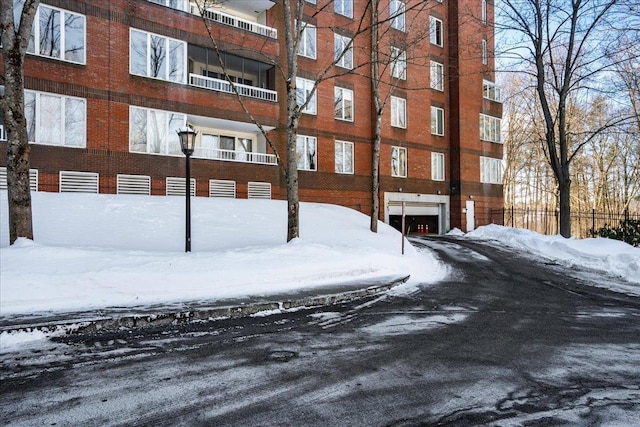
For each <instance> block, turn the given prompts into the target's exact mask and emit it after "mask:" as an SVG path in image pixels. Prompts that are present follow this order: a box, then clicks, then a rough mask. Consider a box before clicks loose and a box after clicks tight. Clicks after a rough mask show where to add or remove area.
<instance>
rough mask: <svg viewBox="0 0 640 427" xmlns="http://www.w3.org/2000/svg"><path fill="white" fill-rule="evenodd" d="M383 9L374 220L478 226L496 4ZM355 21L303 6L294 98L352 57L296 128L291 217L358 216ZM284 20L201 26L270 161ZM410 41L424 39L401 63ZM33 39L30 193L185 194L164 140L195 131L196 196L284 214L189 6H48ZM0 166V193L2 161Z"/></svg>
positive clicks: (366, 113)
mask: <svg viewBox="0 0 640 427" xmlns="http://www.w3.org/2000/svg"><path fill="white" fill-rule="evenodd" d="M380 4H381V6H380V8H381V9H385V10H386V17H387V18H388V17H389V16H391V19H388V20H387V21H386V22H385V24H383V25H381V28H383V26H384V31H382V32H381V33H382V34H383V35H382V37H381V39H380V41H379V42H380V43H382V44H384V48H381V49H380V51H381V52H383V51H387V50H388V51H390V54H391V57H392V59H393V60H392V61H391V62H392V63H390V64H387V65H388V66H387V67H382V68H381V70H382V75H383V77H382V79H381V82H382V83H383V85H382V92H383V95H384V96H387V95H389V96H388V97H387V98H386V99H387V103H386V106H385V109H384V115H383V120H382V144H381V151H380V190H381V191H380V219H381V220H384V221H385V222H388V223H392V224H395V223H397V221H398V218H399V215H400V214H401V209H402V208H401V206H402V202H406V203H405V209H406V210H405V212H406V214H407V216H408V225H409V226H410V227H412V231H417V230H418V229H420V230H424V229H426V227H427V226H428V230H429V231H430V232H437V233H444V232H446V231H447V230H449V229H450V228H453V227H459V228H461V229H463V230H467V229H473V228H474V226H478V225H482V224H486V223H488V222H491V218H490V212H491V210H492V209H500V208H502V206H503V196H502V185H501V180H502V164H501V159H502V144H501V142H500V118H501V114H502V106H501V103H500V90H499V88H498V87H497V86H496V85H495V83H494V82H495V76H494V63H493V56H492V51H493V45H494V39H493V37H494V28H493V1H492V0H460V1H453V0H429V1H428V2H424V1H414V0H407V1H400V0H380ZM425 4H426V7H425V6H424V5H425ZM366 7H368V2H367V1H360V0H335V1H327V0H317V1H308V2H305V15H304V19H305V25H307V26H306V28H305V34H304V42H303V43H301V46H300V49H299V51H298V52H299V56H298V65H299V73H298V76H299V77H298V79H297V86H298V88H299V90H301V91H302V90H305V89H306V88H309V87H311V86H312V85H313V83H314V81H315V79H316V76H317V75H318V72H319V71H321V70H323V69H324V68H325V67H326V66H327V64H331V62H332V61H333V60H334V55H335V53H334V52H335V50H334V47H335V46H340V45H342V46H347V41H348V40H350V38H351V37H353V47H352V48H351V49H350V51H349V52H348V54H346V55H344V56H343V57H342V58H341V60H340V63H339V64H337V65H336V66H335V67H333V68H335V69H332V70H330V71H331V73H329V75H331V76H333V77H332V78H330V79H327V80H323V81H322V82H321V83H320V84H319V86H318V89H317V92H316V94H315V96H314V98H313V100H312V102H310V103H309V104H308V105H307V109H306V111H305V114H303V116H302V117H301V119H300V122H299V123H300V126H299V136H298V156H299V158H298V166H299V170H300V173H299V183H300V199H301V201H316V202H327V203H336V204H340V205H344V206H348V207H351V208H354V209H357V210H360V211H362V212H364V213H366V214H369V213H370V209H371V203H372V202H371V190H370V189H371V182H372V181H371V156H372V138H373V129H374V124H373V123H374V117H375V116H374V113H373V109H374V108H373V101H372V84H371V78H370V75H371V67H370V65H366V66H362V64H367V62H368V60H369V51H370V48H371V38H370V34H369V33H368V32H365V33H363V34H359V33H358V31H357V26H358V24H359V22H360V17H361V16H367V12H366V10H367V9H365V8H366ZM418 7H420V9H421V11H420V12H419V13H418V12H417V10H418V9H417V8H418ZM281 8H282V4H281V2H279V1H275V2H273V1H269V0H231V1H225V2H221V4H220V5H219V6H217V7H214V8H211V9H210V10H208V11H207V12H206V13H205V14H204V15H205V17H206V19H207V20H208V22H209V23H210V28H211V31H212V34H213V36H214V37H215V38H216V40H217V41H218V45H219V49H220V51H221V55H222V57H223V59H224V62H225V65H226V67H227V70H228V73H229V74H230V75H232V79H233V80H234V82H235V83H236V85H237V87H238V88H239V91H240V92H241V93H242V94H243V96H244V99H245V102H246V105H247V108H248V109H249V111H250V112H251V113H252V114H253V115H254V116H255V118H256V119H257V121H258V122H259V123H261V124H262V125H263V126H264V127H265V128H266V129H268V130H269V135H270V137H271V139H272V140H273V141H274V142H275V146H276V149H277V151H278V152H279V153H280V155H281V156H282V157H284V154H285V152H286V150H285V143H284V141H285V133H284V129H285V124H286V117H285V112H286V106H285V103H284V102H283V100H285V99H286V95H285V82H284V79H283V78H282V74H281V73H280V71H279V69H278V67H277V66H274V65H273V62H272V60H269V59H268V58H278V59H277V60H279V61H280V62H282V63H284V61H285V60H286V55H285V54H284V52H286V45H285V37H284V30H283V28H284V27H283V25H282V17H283V13H282V10H281ZM383 15H384V14H383ZM367 19H370V18H367ZM418 32H423V33H424V34H425V37H423V38H421V39H419V40H418V41H416V42H415V43H412V44H411V46H410V47H407V40H409V39H410V37H411V35H412V34H414V33H418ZM33 33H34V35H33V40H32V42H31V47H30V49H29V53H28V54H27V58H26V66H25V88H26V92H25V103H26V107H25V110H26V113H27V117H28V122H29V124H28V127H29V129H28V130H29V139H30V141H31V142H32V146H31V167H32V188H33V189H34V190H38V191H73V192H78V191H85V192H95V193H111V194H114V193H117V194H141V195H142V194H146V195H149V194H151V195H165V194H169V195H170V194H176V195H180V194H182V195H184V171H185V166H184V162H185V160H184V156H183V155H182V153H181V151H180V148H179V143H178V138H177V134H176V132H175V129H177V128H179V127H181V126H184V125H185V124H187V123H188V124H190V125H192V126H193V127H194V128H195V129H196V130H197V131H198V140H197V148H196V151H195V153H194V155H193V157H192V164H191V177H192V193H193V194H195V195H196V196H202V197H237V198H252V197H267V198H273V199H285V198H286V187H285V183H284V179H283V176H282V174H281V173H280V170H279V167H278V166H277V164H276V157H275V155H274V153H273V151H272V149H271V148H270V147H269V145H268V144H267V143H266V141H265V138H264V137H263V136H262V135H261V133H260V132H259V130H258V129H257V127H256V126H255V125H254V124H253V123H252V122H251V120H250V119H249V118H248V116H247V114H246V113H245V112H244V111H243V109H242V108H241V106H240V104H239V102H238V101H237V99H236V96H235V95H234V94H232V93H230V92H231V90H230V87H229V83H228V82H227V81H226V80H225V79H224V76H222V75H221V69H220V63H219V60H218V57H217V55H216V53H215V50H214V49H213V44H212V42H211V40H210V37H209V34H208V33H207V30H206V27H205V25H204V23H203V20H202V17H201V16H200V14H199V12H198V9H197V7H195V5H193V4H190V2H189V1H188V0H100V1H95V0H46V1H43V2H42V3H41V5H40V7H39V9H38V12H37V14H36V18H35V25H34V30H33ZM0 119H1V118H0ZM1 124H2V123H1V122H0V125H1ZM0 135H1V136H0V139H6V138H5V135H4V133H3V131H2V129H0ZM3 152H6V150H5V149H4V148H3ZM0 166H2V167H3V168H2V169H0V173H2V174H4V176H2V175H0V186H5V187H6V168H4V166H6V154H4V155H2V156H0ZM494 220H499V218H494Z"/></svg>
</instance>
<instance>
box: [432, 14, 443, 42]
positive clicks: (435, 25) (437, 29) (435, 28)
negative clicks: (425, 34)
mask: <svg viewBox="0 0 640 427" xmlns="http://www.w3.org/2000/svg"><path fill="white" fill-rule="evenodd" d="M442 37H443V28H442V21H441V20H439V19H438V18H434V17H433V16H430V17H429V40H430V41H431V44H435V45H437V46H442Z"/></svg>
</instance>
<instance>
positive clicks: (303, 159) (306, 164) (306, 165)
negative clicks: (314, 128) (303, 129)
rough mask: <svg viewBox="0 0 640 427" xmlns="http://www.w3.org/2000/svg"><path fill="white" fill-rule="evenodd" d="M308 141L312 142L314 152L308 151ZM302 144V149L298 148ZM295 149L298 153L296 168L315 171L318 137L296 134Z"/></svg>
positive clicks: (316, 166) (316, 168)
mask: <svg viewBox="0 0 640 427" xmlns="http://www.w3.org/2000/svg"><path fill="white" fill-rule="evenodd" d="M309 142H313V148H314V152H313V153H309ZM300 145H302V148H303V149H302V150H299V149H298V148H299V147H300ZM296 146H297V147H296V151H297V154H298V159H297V163H298V170H304V171H317V170H318V138H316V137H315V136H308V135H298V136H297V137H296ZM309 156H311V157H312V158H313V165H312V164H311V161H310V160H311V159H310V157H309Z"/></svg>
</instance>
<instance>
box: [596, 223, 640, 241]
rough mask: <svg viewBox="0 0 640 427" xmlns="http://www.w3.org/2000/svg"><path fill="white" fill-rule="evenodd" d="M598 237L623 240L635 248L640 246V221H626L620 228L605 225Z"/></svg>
mask: <svg viewBox="0 0 640 427" xmlns="http://www.w3.org/2000/svg"><path fill="white" fill-rule="evenodd" d="M597 234H598V236H600V237H606V238H607V239H615V240H622V241H623V242H626V243H628V244H630V245H633V246H636V247H638V246H640V220H637V219H626V220H623V221H620V225H619V226H618V227H613V226H609V225H605V226H604V227H601V228H600V229H599V230H598V231H597Z"/></svg>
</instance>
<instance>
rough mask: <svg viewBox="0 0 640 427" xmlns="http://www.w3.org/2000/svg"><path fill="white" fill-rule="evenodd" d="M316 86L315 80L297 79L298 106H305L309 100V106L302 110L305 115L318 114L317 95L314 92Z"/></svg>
mask: <svg viewBox="0 0 640 427" xmlns="http://www.w3.org/2000/svg"><path fill="white" fill-rule="evenodd" d="M314 84H315V82H314V81H313V80H307V79H303V78H302V77H296V101H297V103H298V106H302V105H304V104H305V102H307V100H309V102H308V103H307V106H306V107H305V108H304V109H303V110H302V112H303V113H307V114H313V115H315V114H317V93H316V92H313V86H314ZM312 92H313V95H312Z"/></svg>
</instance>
